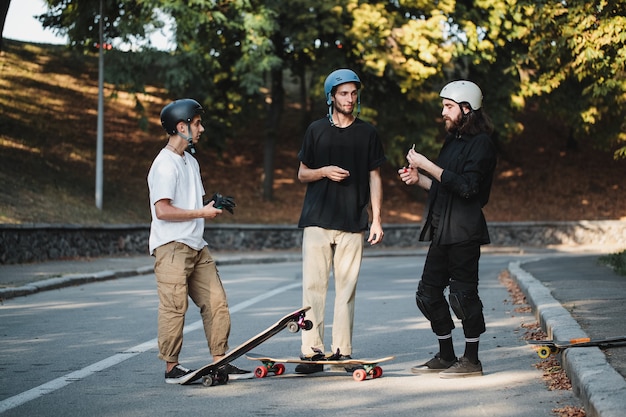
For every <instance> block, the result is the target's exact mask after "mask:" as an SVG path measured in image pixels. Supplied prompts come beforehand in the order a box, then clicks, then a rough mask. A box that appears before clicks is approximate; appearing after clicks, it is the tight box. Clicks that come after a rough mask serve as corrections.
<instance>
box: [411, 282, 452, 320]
mask: <svg viewBox="0 0 626 417" xmlns="http://www.w3.org/2000/svg"><path fill="white" fill-rule="evenodd" d="M415 302H416V303H417V308H419V310H420V311H421V312H422V314H424V317H426V318H427V319H428V320H430V321H432V320H433V319H434V318H436V316H437V315H438V314H437V310H438V309H441V307H442V303H443V305H445V309H447V308H448V303H447V302H446V299H445V298H444V297H443V290H439V289H437V288H434V287H430V286H427V285H424V283H423V282H422V281H420V283H419V285H418V286H417V292H416V293H415Z"/></svg>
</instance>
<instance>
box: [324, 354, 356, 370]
mask: <svg viewBox="0 0 626 417" xmlns="http://www.w3.org/2000/svg"><path fill="white" fill-rule="evenodd" d="M350 359H352V356H350V355H339V356H338V357H335V358H333V359H329V360H335V361H348V360H350ZM357 369H363V366H358V365H349V366H343V365H331V366H330V370H331V371H334V372H344V371H345V372H348V373H352V372H354V371H356V370H357Z"/></svg>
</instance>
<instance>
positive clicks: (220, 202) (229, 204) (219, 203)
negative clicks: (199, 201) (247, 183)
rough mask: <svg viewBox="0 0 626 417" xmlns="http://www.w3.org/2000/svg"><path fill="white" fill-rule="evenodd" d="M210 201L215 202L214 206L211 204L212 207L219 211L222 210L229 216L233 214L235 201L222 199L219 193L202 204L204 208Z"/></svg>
mask: <svg viewBox="0 0 626 417" xmlns="http://www.w3.org/2000/svg"><path fill="white" fill-rule="evenodd" d="M211 201H215V204H213V207H215V208H217V209H220V210H221V209H224V210H226V211H228V212H229V213H230V214H234V212H233V209H234V208H235V207H237V204H235V200H234V199H233V197H224V196H223V195H221V194H220V193H215V194H213V197H211V199H210V200H206V201H205V202H204V205H205V206H206V205H207V204H209V203H210V202H211Z"/></svg>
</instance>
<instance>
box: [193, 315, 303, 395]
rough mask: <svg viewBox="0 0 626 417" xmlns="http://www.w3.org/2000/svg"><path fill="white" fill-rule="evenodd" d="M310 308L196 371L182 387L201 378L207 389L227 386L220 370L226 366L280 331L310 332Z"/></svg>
mask: <svg viewBox="0 0 626 417" xmlns="http://www.w3.org/2000/svg"><path fill="white" fill-rule="evenodd" d="M310 308H311V307H303V308H301V309H299V310H296V311H294V312H292V313H289V314H287V315H286V316H285V317H283V318H282V319H280V320H278V321H277V322H276V323H274V324H273V325H272V326H270V327H268V328H267V329H265V330H264V331H262V332H261V333H259V334H257V335H256V336H254V337H252V338H250V339H248V340H247V341H245V342H243V343H242V344H240V345H239V346H237V347H236V348H234V349H232V350H231V351H230V352H229V353H228V354H226V356H224V357H223V358H222V359H220V360H219V361H216V362H213V363H210V364H208V365H205V366H203V367H202V368H200V369H197V370H196V371H194V372H193V374H192V376H191V378H190V379H188V380H187V381H186V382H184V383H183V384H182V385H188V384H191V383H192V382H194V381H197V380H198V379H200V378H202V384H203V385H204V386H205V387H210V386H212V385H218V384H219V385H222V384H226V383H227V382H228V374H227V373H226V372H225V371H224V370H222V369H220V368H221V367H223V366H224V365H227V364H229V363H230V362H232V361H234V360H235V359H237V358H239V357H240V356H242V355H244V354H245V353H247V352H249V351H251V350H252V349H254V348H255V347H257V346H259V345H260V344H261V343H263V342H265V341H266V340H267V339H269V338H271V337H272V336H274V335H276V334H278V333H280V331H282V330H283V329H285V328H286V329H288V330H289V331H290V332H292V333H296V332H298V331H299V330H300V329H303V330H310V329H311V328H312V327H313V323H312V322H311V321H310V320H305V318H304V317H305V315H306V312H307V311H308V310H310Z"/></svg>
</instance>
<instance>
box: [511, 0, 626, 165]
mask: <svg viewBox="0 0 626 417" xmlns="http://www.w3.org/2000/svg"><path fill="white" fill-rule="evenodd" d="M517 8H518V10H520V12H524V13H527V14H532V16H533V19H532V20H531V22H530V23H531V25H530V26H529V33H528V36H526V37H524V39H523V41H524V43H525V44H526V45H527V48H528V54H527V56H526V57H525V59H524V60H523V61H522V62H520V65H521V66H523V68H524V71H525V72H526V74H527V75H528V81H527V82H526V83H524V85H522V88H521V93H522V94H523V95H524V96H526V97H540V98H541V99H542V103H543V104H544V107H545V108H546V110H548V111H551V112H553V113H556V114H558V115H559V116H561V117H562V118H564V119H565V121H566V122H567V123H568V124H569V125H570V126H571V128H572V133H573V134H574V135H576V136H577V137H579V138H590V139H591V140H592V141H593V142H594V143H595V144H597V145H598V146H602V147H604V148H615V146H616V145H617V151H616V152H615V156H616V157H626V121H625V119H624V114H625V113H626V72H625V64H626V32H625V31H624V27H626V3H624V2H623V1H620V0H616V1H608V0H601V1H573V2H532V1H528V0H520V2H519V4H518V6H517Z"/></svg>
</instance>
